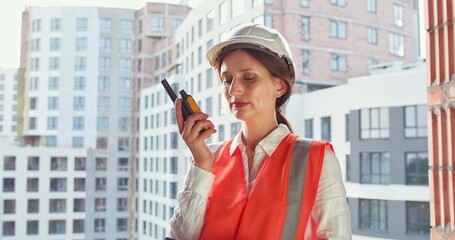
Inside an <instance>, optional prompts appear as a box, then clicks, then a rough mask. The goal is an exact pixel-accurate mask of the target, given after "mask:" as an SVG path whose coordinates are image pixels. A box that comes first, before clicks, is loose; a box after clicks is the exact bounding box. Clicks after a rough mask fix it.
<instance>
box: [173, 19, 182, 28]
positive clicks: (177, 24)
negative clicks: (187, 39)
mask: <svg viewBox="0 0 455 240" xmlns="http://www.w3.org/2000/svg"><path fill="white" fill-rule="evenodd" d="M180 24H182V19H178V18H173V19H172V30H174V31H175V30H177V28H178V27H179V26H180Z"/></svg>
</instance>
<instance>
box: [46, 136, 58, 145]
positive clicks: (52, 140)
mask: <svg viewBox="0 0 455 240" xmlns="http://www.w3.org/2000/svg"><path fill="white" fill-rule="evenodd" d="M46 144H47V146H48V147H56V146H57V137H56V136H48V137H47V138H46Z"/></svg>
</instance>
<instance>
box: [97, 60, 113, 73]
mask: <svg viewBox="0 0 455 240" xmlns="http://www.w3.org/2000/svg"><path fill="white" fill-rule="evenodd" d="M99 64H100V66H99V67H100V71H109V70H110V68H111V58H109V57H100V63H99Z"/></svg>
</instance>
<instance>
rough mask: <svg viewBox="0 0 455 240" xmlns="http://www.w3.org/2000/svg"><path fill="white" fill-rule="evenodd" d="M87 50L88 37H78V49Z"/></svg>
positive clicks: (79, 50)
mask: <svg viewBox="0 0 455 240" xmlns="http://www.w3.org/2000/svg"><path fill="white" fill-rule="evenodd" d="M85 50H87V38H85V37H77V38H76V51H78V52H81V51H85Z"/></svg>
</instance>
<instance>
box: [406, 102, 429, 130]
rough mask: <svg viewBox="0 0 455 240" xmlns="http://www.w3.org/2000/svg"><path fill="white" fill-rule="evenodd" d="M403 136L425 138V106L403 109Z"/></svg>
mask: <svg viewBox="0 0 455 240" xmlns="http://www.w3.org/2000/svg"><path fill="white" fill-rule="evenodd" d="M404 136H405V137H406V138H417V137H427V106H426V105H420V106H406V107H404Z"/></svg>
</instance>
